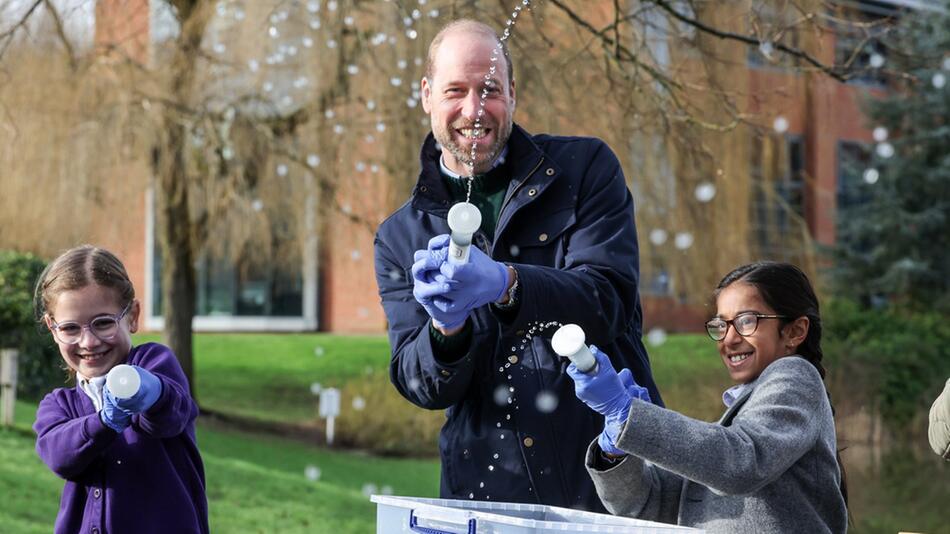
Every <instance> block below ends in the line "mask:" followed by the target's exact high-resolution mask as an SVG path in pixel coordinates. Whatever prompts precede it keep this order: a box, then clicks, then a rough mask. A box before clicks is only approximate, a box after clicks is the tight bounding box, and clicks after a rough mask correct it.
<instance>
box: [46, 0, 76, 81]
mask: <svg viewBox="0 0 950 534" xmlns="http://www.w3.org/2000/svg"><path fill="white" fill-rule="evenodd" d="M43 4H44V5H45V6H46V9H48V10H49V13H50V16H51V17H52V18H53V24H54V25H55V26H56V36H57V37H59V40H60V42H61V43H63V47H64V48H65V49H66V57H68V58H69V68H70V69H72V70H73V71H75V70H76V68H77V66H78V61H77V59H76V53H75V51H74V50H73V45H72V43H70V42H69V39H68V38H67V37H66V28H65V27H64V26H63V18H62V17H61V16H60V15H59V11H56V6H54V5H53V3H52V2H51V1H50V0H43Z"/></svg>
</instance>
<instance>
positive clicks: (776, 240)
mask: <svg viewBox="0 0 950 534" xmlns="http://www.w3.org/2000/svg"><path fill="white" fill-rule="evenodd" d="M751 170H752V204H751V211H752V213H751V214H750V218H751V224H752V233H753V236H754V238H755V244H756V246H757V248H758V253H759V255H760V256H762V257H767V258H772V259H776V260H783V261H794V260H796V258H797V257H798V255H799V253H800V252H801V247H800V246H798V245H801V244H802V238H803V225H804V216H803V213H804V188H805V143H804V141H803V140H802V138H801V137H799V136H791V135H790V136H764V137H756V138H755V140H754V141H753V161H752V168H751Z"/></svg>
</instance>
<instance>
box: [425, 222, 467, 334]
mask: <svg viewBox="0 0 950 534" xmlns="http://www.w3.org/2000/svg"><path fill="white" fill-rule="evenodd" d="M448 245H449V236H448V234H443V235H440V236H436V237H433V238H432V239H430V240H429V246H428V248H426V249H425V250H417V251H416V252H415V254H414V255H413V261H414V262H415V263H413V264H412V279H413V285H412V296H414V297H415V298H416V301H417V302H418V303H419V304H421V305H422V307H423V308H425V310H426V313H428V314H429V317H431V318H432V324H434V325H435V326H437V327H441V328H447V329H450V328H455V327H458V326H462V325H463V324H465V320H466V319H467V318H468V314H469V310H464V309H457V308H456V307H455V306H454V303H453V302H451V301H450V300H449V299H447V298H446V297H445V295H446V293H448V291H449V283H448V281H447V280H446V278H445V276H444V275H442V274H441V272H440V271H439V268H440V267H441V266H442V264H443V263H445V259H446V257H447V256H448V254H449V251H448Z"/></svg>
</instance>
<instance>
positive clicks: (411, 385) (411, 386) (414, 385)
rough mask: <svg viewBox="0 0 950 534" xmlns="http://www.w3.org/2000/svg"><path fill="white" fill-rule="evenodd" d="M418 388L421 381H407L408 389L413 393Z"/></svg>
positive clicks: (416, 379) (414, 379)
mask: <svg viewBox="0 0 950 534" xmlns="http://www.w3.org/2000/svg"><path fill="white" fill-rule="evenodd" d="M420 386H422V381H421V380H419V379H418V378H410V379H409V389H411V390H413V391H415V390H417V389H419V387H420Z"/></svg>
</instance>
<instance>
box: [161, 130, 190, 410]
mask: <svg viewBox="0 0 950 534" xmlns="http://www.w3.org/2000/svg"><path fill="white" fill-rule="evenodd" d="M166 126H167V128H168V129H167V130H166V132H167V135H168V137H167V139H166V142H165V147H164V149H165V150H164V154H163V155H162V162H161V164H160V169H161V170H160V172H159V177H158V182H159V192H158V195H157V198H158V203H159V213H160V214H161V219H162V221H161V224H160V225H159V243H160V246H161V251H162V317H163V318H164V319H165V332H164V339H165V342H166V344H167V345H168V346H169V347H170V348H171V349H172V351H173V352H174V353H175V355H176V356H178V361H179V362H180V363H181V367H182V370H184V372H185V376H186V377H187V378H188V383H189V386H190V388H191V395H192V397H193V398H195V399H197V397H196V396H195V375H194V353H193V351H192V337H193V336H192V325H191V323H192V319H193V318H194V316H195V276H196V275H195V266H194V246H193V243H192V230H193V229H192V222H191V214H190V212H189V208H188V185H189V184H188V179H187V176H186V175H185V172H186V170H185V161H184V154H183V151H184V144H185V141H186V133H185V131H184V127H183V126H181V125H180V124H167V125H166Z"/></svg>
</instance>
